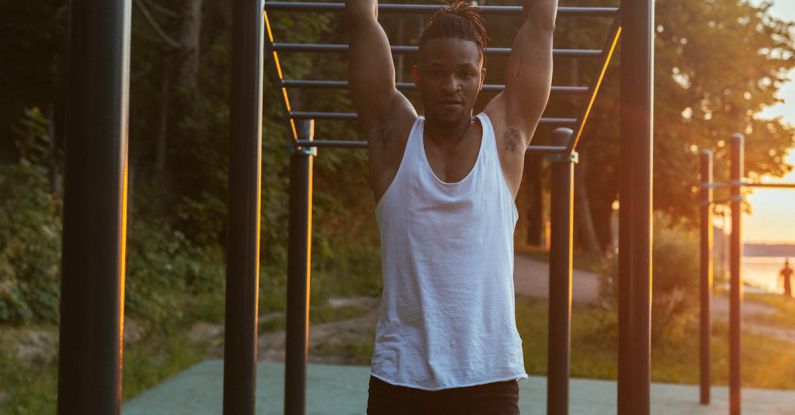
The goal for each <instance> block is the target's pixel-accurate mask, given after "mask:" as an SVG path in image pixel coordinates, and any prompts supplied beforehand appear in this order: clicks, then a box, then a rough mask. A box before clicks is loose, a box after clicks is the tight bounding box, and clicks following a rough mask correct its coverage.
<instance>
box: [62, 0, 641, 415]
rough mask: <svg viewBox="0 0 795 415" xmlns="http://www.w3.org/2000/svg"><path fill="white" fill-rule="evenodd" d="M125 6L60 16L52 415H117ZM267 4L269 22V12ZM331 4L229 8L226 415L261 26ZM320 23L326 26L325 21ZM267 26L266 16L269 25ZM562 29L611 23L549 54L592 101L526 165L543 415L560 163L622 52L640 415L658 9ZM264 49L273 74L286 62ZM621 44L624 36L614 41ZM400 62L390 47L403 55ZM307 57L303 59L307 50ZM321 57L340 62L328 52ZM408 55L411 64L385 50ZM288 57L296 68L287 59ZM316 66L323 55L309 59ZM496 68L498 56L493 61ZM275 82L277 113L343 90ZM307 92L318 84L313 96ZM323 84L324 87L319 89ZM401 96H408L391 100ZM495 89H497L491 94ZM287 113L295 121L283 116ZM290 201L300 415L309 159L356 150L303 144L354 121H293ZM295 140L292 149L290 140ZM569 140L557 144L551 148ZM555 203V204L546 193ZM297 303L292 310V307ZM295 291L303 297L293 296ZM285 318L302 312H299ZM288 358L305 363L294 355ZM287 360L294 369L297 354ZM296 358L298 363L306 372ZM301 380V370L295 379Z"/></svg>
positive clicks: (559, 333) (554, 366)
mask: <svg viewBox="0 0 795 415" xmlns="http://www.w3.org/2000/svg"><path fill="white" fill-rule="evenodd" d="M131 4H132V0H72V2H71V3H70V18H71V20H70V37H69V39H70V40H69V42H70V51H71V55H70V56H71V57H72V58H71V59H70V68H69V69H70V70H69V73H70V78H69V84H68V85H69V87H68V88H69V96H68V102H67V105H68V118H69V120H70V121H69V126H68V130H67V149H68V150H67V161H66V171H65V195H64V236H63V270H62V286H61V288H62V291H61V295H62V297H61V310H62V313H61V324H60V345H59V374H58V413H59V414H62V415H65V414H80V415H82V414H87V413H99V414H114V413H116V414H117V413H119V408H120V403H121V361H122V359H121V356H122V337H121V334H122V327H123V323H124V313H123V309H124V308H123V299H124V259H125V236H126V235H125V232H126V219H125V218H126V202H127V197H126V194H127V193H126V183H127V181H126V178H127V111H128V88H129V59H130V53H129V51H130V45H129V42H130V11H131ZM266 4H267V7H265V6H266ZM342 7H343V6H342V5H341V3H282V2H279V3H276V2H274V3H263V1H262V0H254V1H250V0H234V1H233V2H232V30H233V33H232V55H231V93H230V129H231V154H230V170H229V195H230V196H229V197H230V198H229V206H228V214H229V228H228V231H229V233H228V238H229V239H228V243H227V256H226V258H227V264H226V283H227V286H226V315H225V321H226V326H225V347H224V402H223V408H224V413H225V414H246V415H251V414H253V413H254V401H255V400H254V396H255V368H256V346H257V344H256V342H257V326H256V322H257V293H258V276H259V249H260V245H259V231H260V224H259V218H260V196H261V195H260V183H261V164H262V163H261V162H262V154H261V149H262V109H263V107H262V80H263V78H262V73H263V58H264V53H263V52H264V50H263V49H264V45H265V40H266V37H265V31H266V22H267V11H274V12H275V11H277V10H278V9H280V8H281V10H286V9H291V11H314V12H319V11H332V10H331V9H334V10H340V9H341V8H342ZM434 7H436V6H431V5H419V6H415V5H386V4H382V5H380V6H379V8H380V10H381V11H382V12H393V11H394V12H410V13H428V12H429V11H430V10H433V8H434ZM323 8H329V10H323ZM266 10H267V11H266ZM482 10H483V12H484V14H485V15H494V14H499V15H503V14H504V15H510V14H519V13H520V10H521V9H520V8H519V7H516V6H484V7H483V8H482ZM560 16H561V17H566V16H581V17H582V16H593V17H615V18H617V19H618V18H620V21H621V22H622V24H621V25H619V24H617V23H616V24H614V26H613V29H612V31H611V35H610V36H608V42H606V47H605V48H604V49H603V50H601V51H581V50H569V51H565V50H561V51H558V52H557V55H558V56H564V55H565V56H569V57H573V58H579V59H601V64H600V65H598V68H599V71H598V72H597V76H595V77H594V83H592V85H591V86H590V87H589V88H588V89H586V90H583V88H582V87H580V86H565V87H556V88H553V91H554V93H567V94H571V93H580V94H588V96H589V98H588V99H587V103H586V105H584V106H583V108H581V111H580V113H579V114H578V115H577V118H567V119H551V118H549V119H545V120H544V121H543V122H544V123H550V124H560V125H568V126H570V127H574V129H573V131H571V133H569V132H567V131H564V130H558V131H557V132H556V136H557V138H556V140H555V141H554V142H553V145H552V146H531V147H530V148H528V151H529V152H536V153H542V154H551V155H552V157H553V162H554V163H555V165H554V166H553V169H552V170H553V174H555V175H556V176H557V178H554V177H553V179H552V182H553V183H554V186H553V195H552V199H553V204H555V206H559V205H560V207H559V208H558V207H556V208H555V209H556V210H555V211H556V215H555V216H556V217H557V218H553V220H554V224H553V237H552V238H553V239H552V246H553V251H552V252H551V253H550V276H551V279H552V281H551V285H550V288H551V290H550V291H551V293H550V310H551V314H550V315H553V313H555V314H554V315H555V316H557V317H556V318H557V320H555V321H552V322H551V323H552V324H550V339H549V342H550V350H554V351H557V352H556V353H552V354H551V355H550V373H549V382H550V387H549V396H548V399H549V403H548V411H549V413H553V414H565V413H567V410H568V356H569V342H570V340H569V328H570V310H571V297H570V295H571V294H570V289H571V258H572V257H571V255H572V252H571V243H572V241H571V237H572V230H571V225H572V215H571V212H572V209H571V207H572V191H571V189H572V187H571V186H572V182H571V180H572V174H571V172H572V163H573V162H574V160H575V159H574V155H575V150H576V146H577V143H578V142H579V140H580V137H581V135H582V132H583V128H584V126H585V122H586V121H587V118H588V113H589V111H590V110H591V108H592V105H593V103H594V100H595V98H596V94H597V92H598V88H599V85H600V81H601V79H602V76H603V75H604V72H605V71H606V69H607V63H608V62H609V55H610V53H606V52H607V50H610V51H612V50H614V48H615V46H616V43H617V41H618V37H619V36H621V38H622V48H621V57H620V58H621V66H622V73H621V119H620V127H621V131H622V133H621V137H620V140H619V142H620V157H621V159H622V160H624V162H622V163H621V165H620V174H619V177H620V180H621V181H620V186H619V187H620V207H621V209H620V223H621V226H620V240H619V249H620V256H619V338H620V339H619V352H618V360H619V361H618V397H617V401H618V413H619V414H626V415H630V414H631V415H644V414H649V412H650V400H649V398H650V396H649V391H650V339H651V335H650V333H651V332H650V316H651V314H650V311H651V285H650V284H651V214H650V212H651V177H652V163H651V155H652V133H651V127H652V96H653V94H652V91H653V82H652V81H653V51H652V46H653V39H654V31H653V28H654V8H653V1H652V0H623V1H622V4H621V8H620V9H616V8H577V7H562V8H560ZM267 32H268V38H267V40H268V41H269V42H268V43H269V44H270V45H272V46H273V47H272V48H271V50H270V52H271V54H272V55H273V58H274V63H276V62H278V53H279V52H285V53H286V52H288V50H289V49H290V48H296V47H298V46H288V45H284V44H281V45H280V44H275V43H274V42H273V39H272V32H271V30H270V27H267ZM622 33H623V34H622ZM401 46H402V45H401ZM315 47H316V45H310V46H302V47H301V48H304V49H303V50H302V52H309V51H310V50H308V49H306V48H315ZM321 48H325V49H326V50H325V51H324V52H329V53H330V52H335V53H339V52H343V51H344V47H342V48H341V47H339V46H333V45H332V46H331V47H327V46H324V47H321ZM395 51H396V52H399V53H411V52H412V51H413V48H406V49H401V48H397V49H396V50H395ZM290 52H296V50H292V51H290ZM312 52H313V53H317V52H320V50H317V51H314V50H313V51H312ZM491 52H493V53H506V50H504V49H502V50H501V49H492V50H491ZM276 73H277V76H278V79H279V81H280V82H281V85H280V87H281V88H282V95H283V98H284V100H285V104H289V96H288V94H287V88H293V87H321V86H323V87H326V86H329V85H333V86H335V87H340V88H342V87H344V83H342V82H344V81H307V80H285V79H283V77H282V76H281V75H282V73H281V69H280V68H278V67H277V68H276ZM314 82H321V83H315V84H313V83H314ZM323 82H331V83H332V84H326V85H323V84H322V83H323ZM400 87H401V88H410V86H407V85H400ZM489 88H494V89H498V88H500V86H490V87H489ZM287 108H291V107H289V106H287ZM289 116H290V117H289V118H290V125H291V129H292V133H293V137H292V139H293V140H295V141H294V143H293V147H294V150H293V154H292V155H291V161H292V164H293V165H292V166H291V168H290V169H291V183H293V184H291V186H292V189H291V195H290V215H291V218H290V222H291V223H290V233H291V238H290V248H289V249H290V259H289V265H288V268H289V278H290V282H289V283H288V284H289V287H288V289H289V291H290V292H291V293H293V294H290V298H289V300H288V301H289V302H291V303H292V304H293V306H291V307H290V309H291V310H294V309H299V308H300V309H302V310H303V311H302V312H294V311H290V315H289V317H288V321H289V322H288V326H289V327H290V329H289V332H290V334H288V337H290V339H289V340H288V344H289V346H288V350H291V352H290V355H289V356H288V362H287V364H288V368H289V369H288V370H287V376H288V379H287V382H288V385H287V392H286V393H287V396H286V401H285V402H286V412H288V413H291V414H300V413H303V412H302V411H303V408H304V389H305V370H306V366H305V363H306V361H305V353H306V338H307V326H306V324H307V320H306V309H307V307H306V305H307V304H308V302H307V301H308V298H307V297H305V295H306V293H305V289H304V288H306V285H305V284H306V281H307V277H308V270H309V268H308V260H309V245H308V242H309V237H310V229H311V227H310V225H311V224H310V222H309V215H310V209H309V208H310V207H311V193H310V192H311V180H312V176H311V157H312V154H313V151H312V150H311V149H310V148H313V147H330V146H339V147H361V146H363V145H364V144H363V143H360V142H354V141H346V142H332V141H322V140H318V141H313V140H312V138H313V137H312V133H311V132H312V121H310V122H309V123H308V124H304V125H303V126H301V127H300V128H299V127H298V126H297V125H296V120H298V119H326V118H331V119H352V118H353V117H352V116H351V115H350V114H345V113H313V112H303V113H302V112H297V111H293V112H291V113H290V114H289ZM299 134H300V135H299ZM564 136H566V138H565V139H564V138H563V137H564ZM556 192H558V193H556ZM302 289H304V290H303V291H304V296H303V297H301V295H300V291H301V290H302ZM296 291H298V292H299V294H295V293H296ZM296 304H298V307H297V308H296V306H295V305H296ZM296 345H303V347H299V348H296V347H297V346H296ZM296 353H297V354H296ZM302 357H304V358H303V359H302ZM302 368H303V369H302Z"/></svg>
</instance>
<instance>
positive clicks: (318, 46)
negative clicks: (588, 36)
mask: <svg viewBox="0 0 795 415" xmlns="http://www.w3.org/2000/svg"><path fill="white" fill-rule="evenodd" d="M272 49H273V50H274V51H276V52H295V53H346V52H348V45H345V44H322V43H283V42H274V43H273V45H272ZM391 49H392V53H393V54H395V55H412V54H416V53H417V49H418V46H414V45H393V46H391ZM510 54H511V48H486V55H496V56H508V55H510ZM552 55H553V56H556V57H565V58H598V57H600V56H602V51H601V50H598V49H555V50H553V51H552Z"/></svg>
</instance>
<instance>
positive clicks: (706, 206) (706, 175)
mask: <svg viewBox="0 0 795 415" xmlns="http://www.w3.org/2000/svg"><path fill="white" fill-rule="evenodd" d="M700 160H701V255H700V257H701V278H700V284H699V285H700V295H701V301H700V303H701V324H700V326H699V328H700V334H701V335H700V349H699V350H700V353H699V359H700V363H701V364H700V366H699V368H700V376H699V379H700V383H701V396H700V402H701V404H702V405H709V401H710V384H711V383H712V380H711V378H710V348H709V339H710V331H711V330H710V329H711V319H710V308H711V302H712V188H711V187H709V185H711V184H712V151H711V150H704V151H702V152H701V158H700Z"/></svg>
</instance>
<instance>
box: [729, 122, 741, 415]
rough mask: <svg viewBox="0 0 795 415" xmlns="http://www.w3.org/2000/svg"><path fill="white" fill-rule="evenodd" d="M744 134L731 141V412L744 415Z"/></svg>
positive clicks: (735, 414)
mask: <svg viewBox="0 0 795 415" xmlns="http://www.w3.org/2000/svg"><path fill="white" fill-rule="evenodd" d="M744 140H745V138H744V137H743V135H742V134H739V133H737V134H734V135H732V139H731V158H732V162H731V176H730V177H731V184H732V185H731V209H732V235H731V256H730V259H729V260H730V262H731V265H730V268H731V280H730V286H731V288H730V293H729V413H730V414H731V415H739V414H740V403H741V388H742V384H741V375H740V373H741V371H740V360H741V354H740V337H741V336H740V330H741V324H742V318H741V317H742V313H741V306H742V300H743V279H742V275H741V274H740V261H741V260H742V257H743V234H742V222H741V221H742V214H743V213H742V202H743V198H742V195H741V189H740V180H742V177H743V164H744V158H745V157H744V154H743V153H744V151H743V150H744V149H743V141H744Z"/></svg>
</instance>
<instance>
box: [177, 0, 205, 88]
mask: <svg viewBox="0 0 795 415" xmlns="http://www.w3.org/2000/svg"><path fill="white" fill-rule="evenodd" d="M203 1H204V0H184V3H183V7H182V25H181V26H180V32H179V43H180V44H181V45H182V56H183V58H182V62H181V64H180V68H179V78H178V80H177V82H178V87H179V89H180V90H181V91H183V92H192V91H195V90H196V81H197V78H198V73H199V40H200V37H201V24H202V20H201V18H202V3H203Z"/></svg>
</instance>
